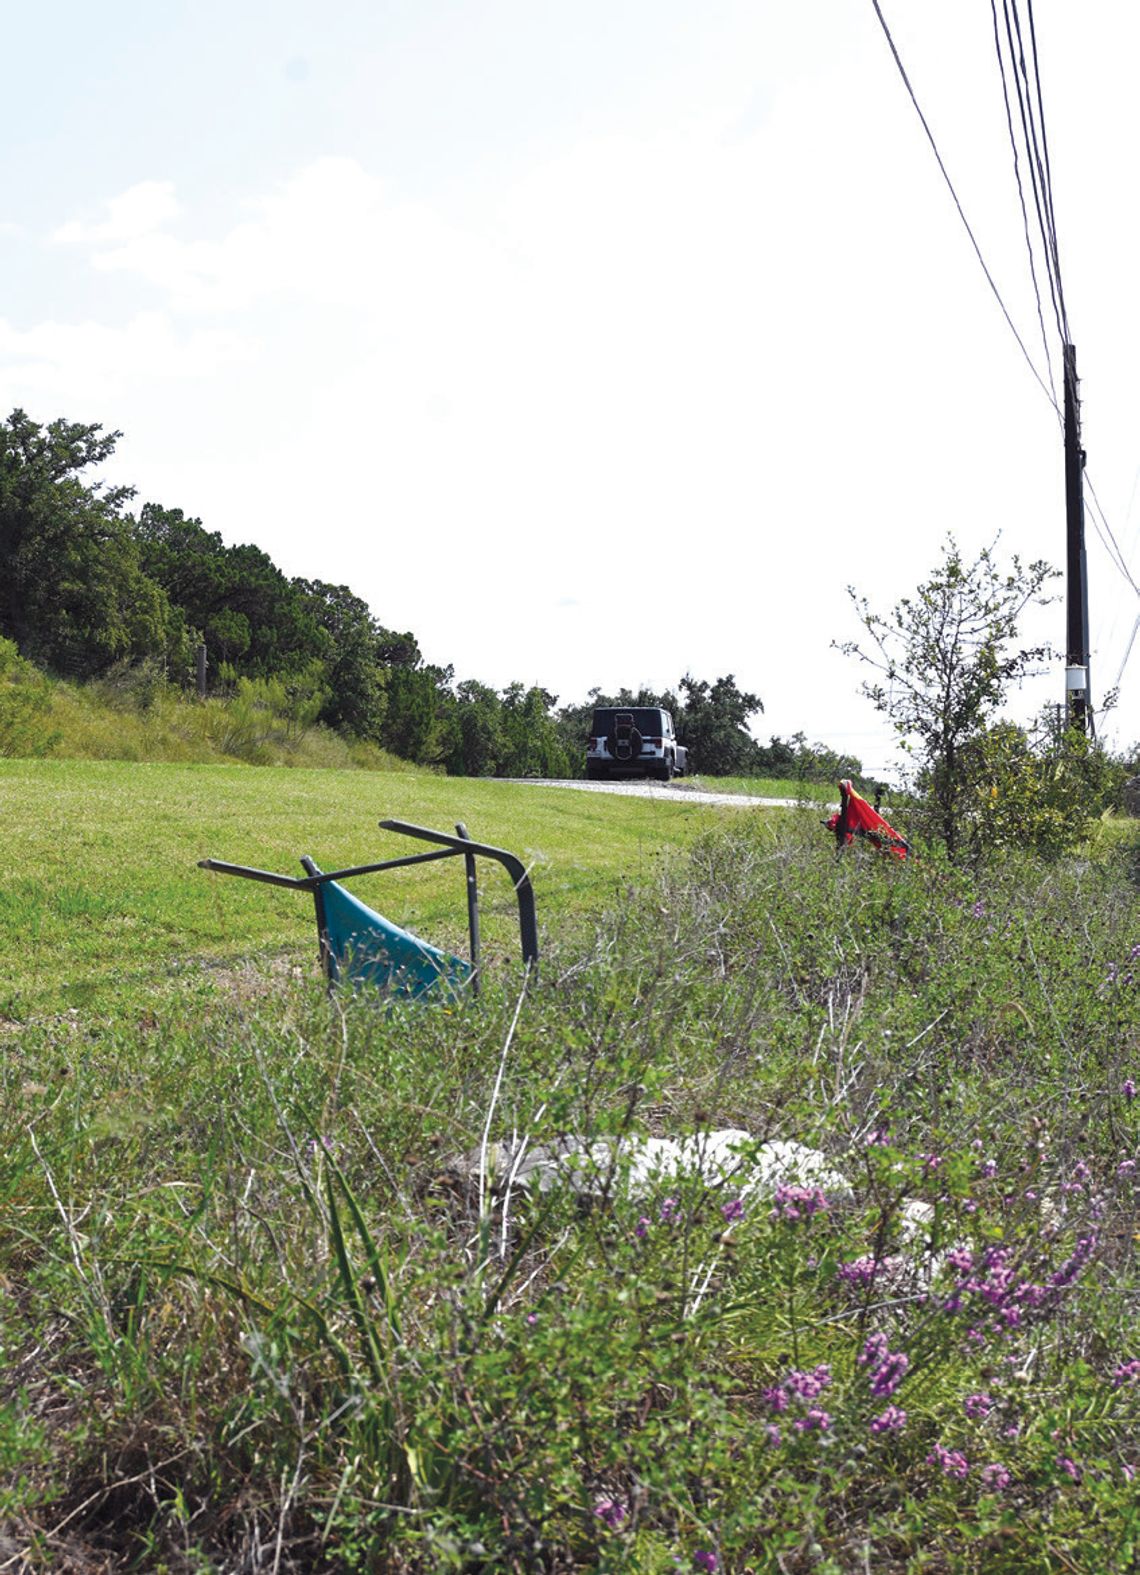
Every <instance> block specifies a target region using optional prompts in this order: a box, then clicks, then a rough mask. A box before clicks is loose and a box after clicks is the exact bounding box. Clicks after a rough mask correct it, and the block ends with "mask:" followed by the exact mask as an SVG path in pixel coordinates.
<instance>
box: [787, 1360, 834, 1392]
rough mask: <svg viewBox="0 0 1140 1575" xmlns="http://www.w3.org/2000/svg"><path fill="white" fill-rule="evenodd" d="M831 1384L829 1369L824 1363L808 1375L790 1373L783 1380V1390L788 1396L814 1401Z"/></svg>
mask: <svg viewBox="0 0 1140 1575" xmlns="http://www.w3.org/2000/svg"><path fill="white" fill-rule="evenodd" d="M830 1382H831V1368H830V1367H828V1365H827V1363H826V1362H821V1363H820V1364H819V1366H818V1367H817V1368H815V1369H814V1371H812V1372H810V1373H801V1372H791V1373H789V1374H788V1376H787V1377H786V1378H785V1379H784V1388H785V1389H786V1390H787V1392H788V1394H790V1395H795V1396H796V1397H797V1398H798V1399H800V1400H814V1399H815V1398H816V1396H817V1395H818V1394H819V1393H820V1392H821V1390H824V1389H826V1388H827V1386H828V1384H829V1383H830Z"/></svg>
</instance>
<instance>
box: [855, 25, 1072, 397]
mask: <svg viewBox="0 0 1140 1575" xmlns="http://www.w3.org/2000/svg"><path fill="white" fill-rule="evenodd" d="M871 4H872V5H873V6H874V8H875V15H876V16H877V17H878V19H879V26H880V27H881V28H882V30H883V34H884V37H885V38H886V40H887V43H888V45H889V46H890V51H891V54H892V55H893V56H894V62H895V65H896V66H897V67H898V70H899V75H900V76H901V77H902V79H903V84H904V86H905V87H906V90H907V92H908V93H909V94H910V101H911V103H912V104H913V105H914V108H915V113H916V114H917V115H918V118H919V120H920V121H921V122H922V129H923V131H925V133H926V140H927V141H928V142H929V143H930V146H931V149H932V151H933V153H934V157H935V159H936V160H937V161H938V168H939V169H940V170H941V171H942V179H943V180H944V181H945V182H946V185H947V187H948V189H949V191H950V195H951V197H953V199H954V206H955V207H956V208H957V210H958V217H959V218H960V219H961V221H962V223H963V225H964V226H965V229H966V234H967V235H968V236H969V237H970V244H971V245H972V246H973V248H974V254H975V256H976V257H977V259H978V262H979V263H980V264H981V268H982V272H983V273H984V274H985V276H986V283H987V284H988V285H989V287H990V289H991V290H992V291H993V294H994V299H995V300H996V301H997V303H998V305H999V306H1000V307H1001V311H1002V316H1003V317H1004V318H1005V320H1006V322H1007V323H1008V324H1009V330H1010V332H1011V333H1012V335H1013V337H1014V338H1015V339H1016V340H1017V343H1018V345H1019V346H1020V348H1021V353H1022V355H1023V356H1024V357H1025V360H1026V364H1027V365H1028V367H1029V370H1030V371H1031V372H1032V373H1033V375H1034V377H1035V378H1036V379H1037V381H1038V383H1039V384H1040V385H1041V390H1042V392H1043V393H1044V395H1045V397H1046V399H1048V401H1049V403H1050V404H1051V405H1052V406H1053V408H1054V410H1056V408H1057V400H1056V397H1055V396H1054V394H1053V393H1052V392H1051V391H1050V389H1049V385H1048V384H1047V383H1046V382H1045V379H1044V378H1043V377H1042V376H1041V373H1040V372H1039V371H1038V370H1037V367H1036V366H1035V364H1034V361H1033V357H1032V356H1031V355H1030V354H1029V351H1028V350H1027V349H1026V348H1025V341H1024V340H1023V339H1022V337H1021V335H1020V334H1019V333H1018V331H1017V325H1016V324H1015V323H1014V321H1013V318H1012V317H1011V316H1010V315H1009V308H1008V307H1007V306H1006V304H1005V302H1004V301H1003V300H1002V296H1001V291H1000V290H999V289H998V287H997V285H996V283H995V282H994V276H993V274H992V273H991V272H990V270H989V268H988V266H987V264H986V259H985V258H984V257H983V256H982V249H981V247H980V246H979V245H978V241H977V237H976V236H975V234H974V232H973V230H972V229H971V227H970V221H969V219H967V217H966V214H965V210H964V209H963V207H962V204H961V202H960V201H959V198H958V193H957V192H956V191H955V190H954V182H953V181H952V180H951V179H950V175H949V172H948V171H947V168H946V165H945V164H944V163H943V160H942V155H941V153H939V151H938V144H937V142H935V140H934V133H933V132H932V131H931V129H930V126H929V125H928V124H927V120H926V116H925V115H924V114H923V113H922V109H921V107H920V105H919V102H918V98H917V96H916V95H915V91H914V88H913V87H912V86H911V82H910V78H909V77H908V76H907V74H906V67H905V66H904V65H903V63H902V60H901V58H900V56H899V52H898V49H897V48H896V47H895V41H894V39H893V38H892V37H891V30H890V28H889V27H888V26H887V20H886V17H884V15H883V13H882V10H881V9H880V6H879V0H871Z"/></svg>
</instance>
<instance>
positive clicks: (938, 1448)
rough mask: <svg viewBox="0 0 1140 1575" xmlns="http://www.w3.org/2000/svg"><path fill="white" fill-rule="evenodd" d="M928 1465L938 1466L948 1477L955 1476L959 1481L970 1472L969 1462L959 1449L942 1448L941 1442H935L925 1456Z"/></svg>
mask: <svg viewBox="0 0 1140 1575" xmlns="http://www.w3.org/2000/svg"><path fill="white" fill-rule="evenodd" d="M926 1464H927V1465H928V1466H938V1467H939V1468H940V1469H941V1471H942V1473H943V1474H944V1475H945V1476H948V1477H956V1478H957V1479H958V1481H959V1482H961V1481H963V1480H964V1479H965V1478H966V1477H968V1476H969V1474H970V1462H969V1461H968V1460H967V1459H966V1457H965V1455H964V1454H963V1453H962V1451H961V1450H960V1449H944V1448H943V1446H942V1445H941V1444H935V1446H934V1448H933V1449H932V1450H931V1451H930V1453H929V1454H928V1455H927V1457H926Z"/></svg>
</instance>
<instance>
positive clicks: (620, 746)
mask: <svg viewBox="0 0 1140 1575" xmlns="http://www.w3.org/2000/svg"><path fill="white" fill-rule="evenodd" d="M606 743H607V744H608V745H609V750H610V754H611V755H612V756H613V757H614V759H615V760H637V759H638V758H639V757H640V755H641V734H640V733H639V732H638V730H637V728H636V727H631V728H630V730H629V732H628V733H616V732H615V733H611V734H610V736H609V737H608V738H607V739H606Z"/></svg>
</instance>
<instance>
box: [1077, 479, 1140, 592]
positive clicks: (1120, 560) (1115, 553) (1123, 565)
mask: <svg viewBox="0 0 1140 1575" xmlns="http://www.w3.org/2000/svg"><path fill="white" fill-rule="evenodd" d="M1085 486H1086V487H1087V488H1088V491H1089V497H1090V499H1091V502H1092V505H1093V524H1094V525H1095V526H1096V533H1097V535H1098V536H1099V537H1100V539H1101V541H1102V542H1104V546H1105V551H1106V552H1107V553H1108V555H1109V557H1110V558H1111V559H1112V562H1113V565H1114V567H1115V568H1117V569H1119V571H1120V573H1121V574H1122V575H1123V576H1124V578H1125V579H1126V580H1127V581H1128V583H1129V585H1131V587H1132V589H1133V590H1134V591H1135V592H1136V594H1137V596H1140V585H1137V583H1136V581H1135V580H1134V579H1133V577H1132V571H1131V570H1130V569H1129V567H1128V564H1127V562H1126V561H1125V557H1124V554H1123V552H1122V551H1121V550H1120V543H1119V542H1118V541H1117V539H1116V536H1115V534H1114V533H1113V529H1112V526H1111V525H1110V524H1109V523H1108V517H1107V515H1106V514H1105V512H1104V509H1103V508H1102V507H1101V503H1100V499H1099V498H1098V497H1097V495H1096V488H1095V487H1094V486H1093V484H1092V478H1091V477H1090V476H1089V474H1088V472H1087V471H1086V472H1085ZM1098 516H1099V523H1098ZM1101 525H1103V526H1104V529H1105V531H1107V532H1108V540H1105V536H1104V533H1103V532H1102V531H1101V528H1100V527H1101ZM1109 542H1111V543H1112V545H1111V547H1110V546H1109Z"/></svg>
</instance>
